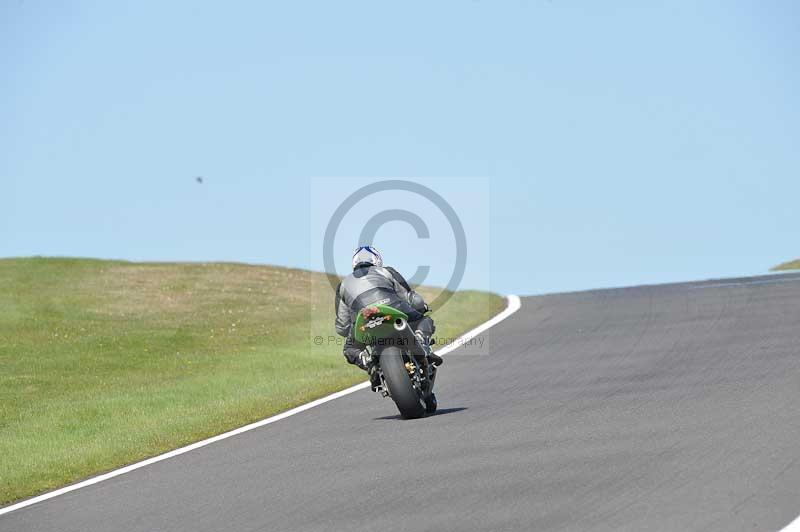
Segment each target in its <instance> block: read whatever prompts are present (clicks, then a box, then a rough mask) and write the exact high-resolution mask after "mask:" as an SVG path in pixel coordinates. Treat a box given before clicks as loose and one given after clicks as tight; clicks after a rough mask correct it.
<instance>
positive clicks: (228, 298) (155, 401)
mask: <svg viewBox="0 0 800 532" xmlns="http://www.w3.org/2000/svg"><path fill="white" fill-rule="evenodd" d="M422 292H423V293H424V294H426V295H427V296H428V297H430V296H432V295H433V289H423V290H422ZM504 305H505V302H504V301H503V299H502V298H500V297H498V296H496V295H493V294H488V293H482V292H458V293H456V294H455V295H454V296H453V297H452V298H451V299H450V300H449V302H448V303H447V304H445V305H444V307H443V308H441V309H435V312H434V318H435V319H436V321H437V325H438V327H439V330H438V331H437V336H444V337H452V336H456V335H457V334H459V333H461V332H464V331H466V330H468V329H470V328H471V327H473V326H475V325H477V324H479V323H481V322H483V321H485V320H486V319H488V318H489V317H490V316H492V315H494V314H496V313H497V312H499V311H500V310H501V309H502V308H503V307H504ZM332 322H333V293H332V290H331V288H330V285H329V284H328V280H327V278H326V276H325V275H324V274H320V273H312V272H307V271H302V270H295V269H287V268H277V267H268V266H249V265H243V264H219V263H217V264H166V263H155V264H144V263H129V262H120V261H100V260H86V259H48V258H30V259H4V260H0V504H3V503H8V502H11V501H13V500H16V499H20V498H23V497H27V496H30V495H33V494H36V493H38V492H42V491H45V490H49V489H52V488H56V487H59V486H62V485H65V484H67V483H69V482H72V481H75V480H78V479H81V478H85V477H87V476H90V475H92V474H95V473H99V472H102V471H105V470H109V469H113V468H115V467H118V466H121V465H124V464H126V463H130V462H133V461H137V460H140V459H143V458H145V457H148V456H153V455H155V454H158V453H161V452H164V451H166V450H169V449H173V448H176V447H179V446H181V445H184V444H188V443H190V442H193V441H197V440H199V439H202V438H205V437H208V436H211V435H214V434H218V433H220V432H224V431H225V430H228V429H231V428H234V427H238V426H241V425H244V424H247V423H249V422H252V421H255V420H257V419H261V418H263V417H266V416H269V415H271V414H275V413H277V412H280V411H283V410H286V409H288V408H291V407H293V406H296V405H298V404H301V403H304V402H307V401H309V400H312V399H314V398H318V397H321V396H324V395H326V394H329V393H331V392H334V391H336V390H340V389H342V388H345V387H347V386H349V385H352V384H354V383H357V382H360V381H363V380H364V374H363V373H362V372H360V371H358V370H357V369H355V368H353V367H352V366H349V365H348V364H346V363H345V361H344V358H343V357H342V356H341V345H336V344H335V343H329V342H328V337H331V336H332V335H334V334H335V333H334V331H333V323H332ZM315 335H320V336H322V337H323V338H325V341H324V342H323V345H315V344H314V342H313V341H312V338H313V337H314V336H315ZM373 399H374V400H378V399H377V398H373Z"/></svg>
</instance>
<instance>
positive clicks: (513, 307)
mask: <svg viewBox="0 0 800 532" xmlns="http://www.w3.org/2000/svg"><path fill="white" fill-rule="evenodd" d="M506 301H507V305H506V308H505V309H503V310H502V311H501V312H500V313H499V314H497V315H496V316H494V317H493V318H491V319H490V320H489V321H486V322H484V323H482V324H480V325H478V326H477V327H475V328H474V329H472V330H471V331H468V332H466V333H464V334H462V335H461V336H459V337H458V338H456V340H455V341H454V342H453V343H451V344H450V345H447V346H445V347H443V348H441V349H439V350H437V351H436V353H437V354H439V355H444V354H447V353H449V352H450V351H453V350H455V349H457V348H459V347H461V346H462V345H464V344H465V343H467V342H468V341H469V340H471V339H473V338H475V337H476V336H478V335H479V334H481V333H482V332H483V331H485V330H487V329H488V328H489V327H492V326H493V325H497V324H498V323H500V322H501V321H503V320H504V319H506V318H508V317H509V316H511V315H512V314H514V313H515V312H516V311H518V310H519V308H520V306H521V305H522V303H521V301H520V298H519V296H514V295H511V296H506ZM365 388H369V381H365V382H362V383H360V384H356V385H355V386H351V387H349V388H346V389H344V390H341V391H338V392H336V393H332V394H330V395H327V396H325V397H321V398H319V399H316V400H314V401H311V402H310V403H306V404H304V405H300V406H297V407H295V408H292V409H291V410H287V411H286V412H282V413H280V414H276V415H274V416H272V417H268V418H266V419H262V420H260V421H256V422H254V423H250V424H249V425H244V426H243V427H239V428H238V429H233V430H231V431H228V432H224V433H222V434H218V435H216V436H212V437H211V438H207V439H205V440H201V441H198V442H195V443H192V444H189V445H187V446H185V447H180V448H178V449H174V450H172V451H169V452H166V453H164V454H159V455H157V456H153V457H152V458H148V459H146V460H142V461H141V462H136V463H133V464H130V465H127V466H125V467H121V468H119V469H114V470H113V471H109V472H108V473H103V474H102V475H98V476H96V477H92V478H89V479H86V480H84V481H81V482H78V483H76V484H71V485H69V486H65V487H63V488H59V489H57V490H54V491H50V492H47V493H43V494H42V495H38V496H36V497H32V498H30V499H26V500H24V501H20V502H18V503H16V504H12V505H11V506H6V507H5V508H0V515H4V514H7V513H11V512H13V511H14V510H20V509H22V508H25V507H28V506H31V505H34V504H36V503H39V502H43V501H46V500H48V499H52V498H54V497H58V496H59V495H64V494H65V493H69V492H71V491H75V490H78V489H81V488H85V487H87V486H91V485H92V484H97V483H99V482H103V481H104V480H108V479H110V478H114V477H118V476H120V475H124V474H125V473H130V472H131V471H135V470H137V469H140V468H142V467H145V466H149V465H150V464H155V463H156V462H160V461H162V460H166V459H168V458H174V457H175V456H179V455H182V454H184V453H188V452H189V451H193V450H195V449H199V448H200V447H205V446H206V445H210V444H212V443H215V442H218V441H221V440H225V439H227V438H230V437H232V436H236V435H237V434H241V433H243V432H247V431H250V430H253V429H257V428H259V427H263V426H265V425H269V424H271V423H275V422H276V421H280V420H282V419H286V418H287V417H291V416H293V415H295V414H299V413H300V412H304V411H306V410H309V409H311V408H314V407H315V406H319V405H321V404H324V403H327V402H329V401H333V400H334V399H339V398H340V397H344V396H345V395H350V394H351V393H353V392H357V391H358V390H363V389H365Z"/></svg>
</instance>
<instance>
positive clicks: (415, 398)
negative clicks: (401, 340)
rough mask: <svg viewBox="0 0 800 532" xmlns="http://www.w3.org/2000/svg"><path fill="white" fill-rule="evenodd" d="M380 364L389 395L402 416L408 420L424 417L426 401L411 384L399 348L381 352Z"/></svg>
mask: <svg viewBox="0 0 800 532" xmlns="http://www.w3.org/2000/svg"><path fill="white" fill-rule="evenodd" d="M380 364H381V371H383V378H384V379H385V380H386V386H387V387H388V388H389V395H391V397H392V400H394V404H395V405H397V409H398V410H399V411H400V415H401V416H402V417H404V418H406V419H415V418H419V417H422V416H424V415H425V401H424V400H423V399H422V397H420V395H419V393H417V390H416V388H414V385H413V384H412V382H411V377H410V376H409V374H408V370H406V365H405V364H406V361H405V359H404V358H403V352H402V350H400V348H398V347H386V348H384V349H383V351H381V358H380Z"/></svg>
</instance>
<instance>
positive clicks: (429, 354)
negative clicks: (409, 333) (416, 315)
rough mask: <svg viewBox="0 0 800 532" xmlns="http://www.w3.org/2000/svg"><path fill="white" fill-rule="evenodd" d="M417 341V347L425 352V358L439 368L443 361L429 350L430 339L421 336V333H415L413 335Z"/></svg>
mask: <svg viewBox="0 0 800 532" xmlns="http://www.w3.org/2000/svg"><path fill="white" fill-rule="evenodd" d="M414 334H415V335H416V337H417V340H419V345H421V346H422V349H423V351H425V356H426V357H427V358H428V360H430V361H431V362H432V363H433V365H434V366H441V365H442V362H444V359H443V358H442V357H440V356H439V355H437V354H436V353H434V352H433V349H431V344H432V343H433V342H432V341H431V340H432V339H427V338H425V335H424V334H422V331H417V332H416V333H414Z"/></svg>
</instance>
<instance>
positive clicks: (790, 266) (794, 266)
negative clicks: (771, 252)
mask: <svg viewBox="0 0 800 532" xmlns="http://www.w3.org/2000/svg"><path fill="white" fill-rule="evenodd" d="M783 270H800V259H797V260H790V261H789V262H784V263H781V264H778V265H777V266H775V267H773V268H770V271H773V272H779V271H783Z"/></svg>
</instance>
